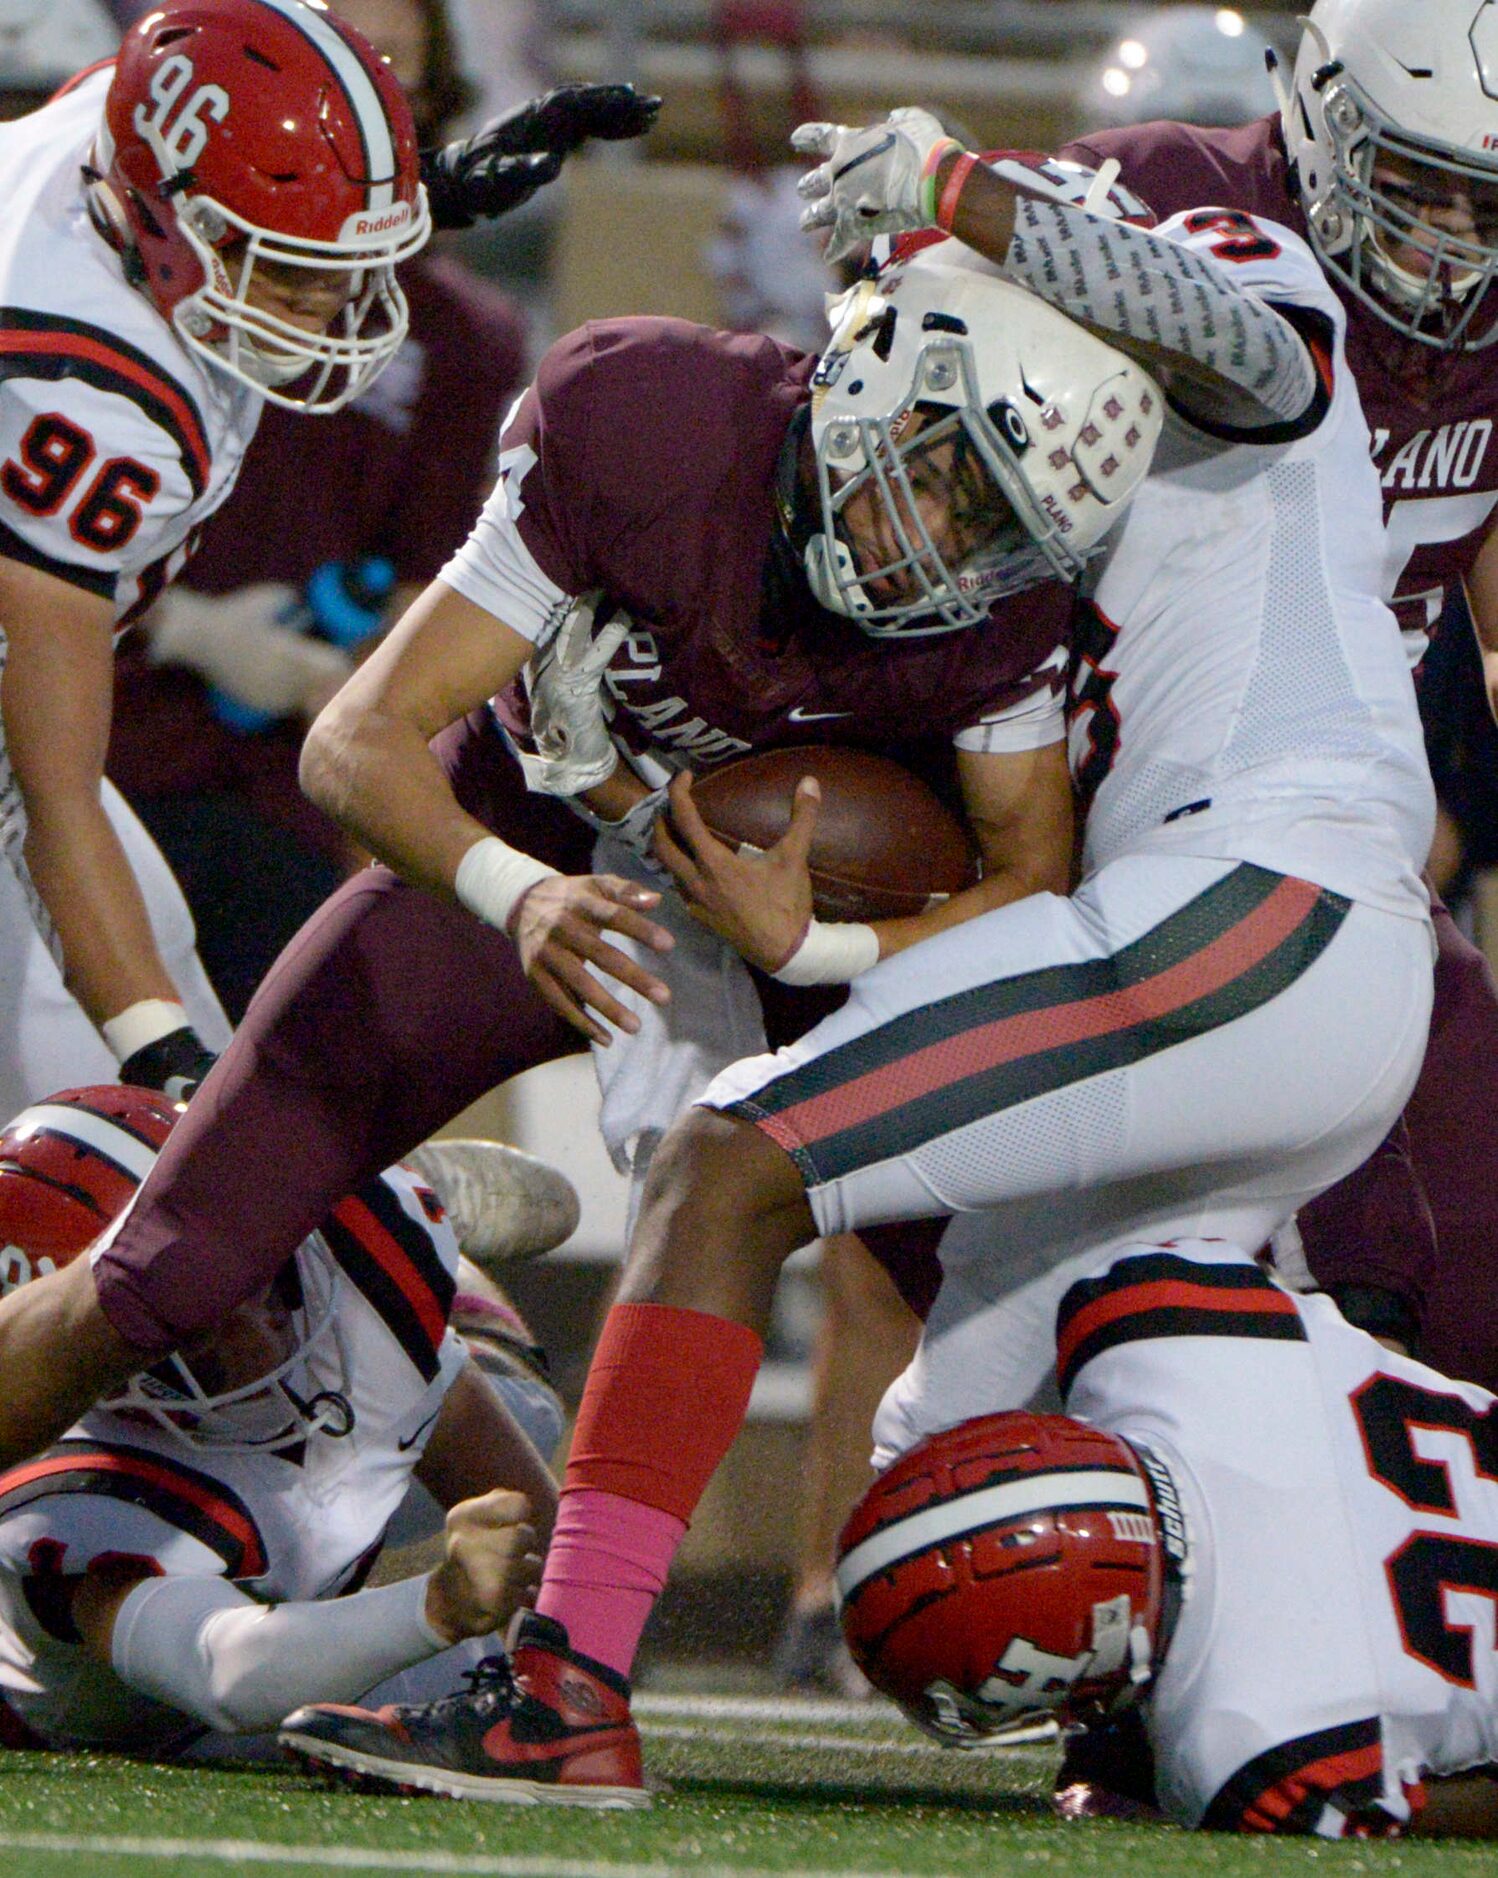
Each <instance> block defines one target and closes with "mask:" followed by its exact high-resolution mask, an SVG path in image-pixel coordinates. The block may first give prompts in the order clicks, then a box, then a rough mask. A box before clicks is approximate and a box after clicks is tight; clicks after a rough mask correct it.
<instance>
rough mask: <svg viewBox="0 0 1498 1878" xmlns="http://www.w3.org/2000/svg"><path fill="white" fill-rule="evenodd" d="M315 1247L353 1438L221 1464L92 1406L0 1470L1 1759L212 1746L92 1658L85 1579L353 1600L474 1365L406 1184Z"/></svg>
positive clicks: (381, 1185)
mask: <svg viewBox="0 0 1498 1878" xmlns="http://www.w3.org/2000/svg"><path fill="white" fill-rule="evenodd" d="M314 1239H315V1240H316V1241H317V1242H318V1244H319V1245H320V1247H321V1248H322V1249H324V1250H326V1252H327V1253H328V1254H330V1255H331V1258H332V1261H333V1263H334V1265H335V1266H336V1268H337V1270H338V1273H339V1279H340V1283H339V1290H338V1294H337V1299H336V1305H335V1311H336V1316H335V1329H334V1334H333V1336H332V1338H329V1339H324V1340H322V1342H320V1343H319V1344H318V1345H317V1346H315V1347H314V1348H313V1349H312V1350H311V1351H310V1352H309V1359H308V1360H309V1368H310V1372H311V1380H312V1382H313V1383H314V1385H315V1386H316V1387H318V1388H325V1389H328V1390H336V1391H337V1392H338V1393H339V1394H340V1395H341V1396H342V1397H343V1398H344V1399H345V1400H346V1402H347V1405H348V1409H349V1411H350V1415H349V1417H348V1418H347V1419H348V1420H349V1423H350V1425H349V1427H348V1432H347V1433H344V1434H341V1435H340V1434H335V1433H330V1432H318V1433H314V1434H312V1435H310V1436H309V1438H308V1439H307V1441H306V1442H305V1444H304V1445H303V1446H302V1447H301V1448H299V1449H290V1450H285V1451H283V1452H281V1453H268V1452H258V1453H257V1452H253V1451H244V1450H234V1451H226V1450H222V1449H219V1450H214V1451H208V1450H206V1449H204V1448H201V1447H195V1446H193V1445H191V1444H190V1443H189V1442H188V1441H187V1440H186V1439H185V1438H183V1439H179V1438H177V1437H175V1436H174V1435H172V1434H169V1433H167V1432H166V1431H165V1430H163V1429H161V1428H160V1427H158V1426H157V1425H156V1424H155V1423H154V1422H152V1421H150V1420H148V1419H145V1418H140V1417H137V1416H136V1415H134V1414H129V1413H112V1412H108V1411H105V1410H95V1411H93V1412H92V1413H91V1414H89V1415H87V1416H85V1417H84V1419H83V1420H82V1421H80V1422H79V1423H78V1424H77V1425H76V1426H75V1427H74V1428H72V1429H70V1430H69V1432H68V1434H67V1435H66V1436H65V1437H64V1439H63V1440H62V1441H61V1442H59V1443H58V1444H57V1446H56V1447H54V1448H51V1449H49V1450H48V1452H47V1453H46V1454H44V1455H42V1456H41V1457H40V1458H39V1459H37V1460H35V1461H30V1462H27V1463H25V1464H23V1465H22V1466H20V1467H15V1468H11V1469H10V1470H8V1471H7V1472H5V1473H3V1474H0V1745H17V1744H18V1743H19V1742H24V1741H25V1740H26V1739H27V1738H28V1736H29V1737H34V1738H35V1739H37V1740H40V1741H41V1742H43V1743H46V1744H48V1745H51V1746H57V1747H99V1748H106V1747H107V1748H130V1749H140V1748H149V1747H153V1746H154V1747H157V1748H166V1747H169V1746H171V1745H174V1744H175V1743H177V1742H179V1741H182V1740H184V1739H186V1738H188V1737H190V1736H192V1735H195V1734H197V1733H200V1732H201V1729H200V1728H199V1727H198V1725H197V1724H195V1723H192V1722H189V1721H188V1719H187V1718H186V1717H185V1716H183V1715H182V1714H181V1713H179V1712H178V1711H177V1710H175V1709H171V1708H167V1707H165V1706H164V1705H162V1704H160V1703H158V1702H155V1701H152V1700H150V1699H149V1698H147V1697H145V1696H143V1695H141V1694H139V1693H137V1692H136V1691H135V1690H134V1689H132V1688H130V1687H129V1685H128V1684H126V1683H125V1682H124V1681H123V1680H122V1679H121V1678H120V1677H119V1676H118V1675H117V1674H116V1673H115V1671H114V1670H113V1669H112V1668H110V1667H109V1666H107V1665H105V1664H101V1663H99V1662H98V1661H97V1660H96V1659H94V1658H93V1657H92V1656H90V1655H89V1654H88V1652H87V1651H86V1650H85V1649H84V1648H83V1647H82V1646H81V1644H80V1642H79V1640H78V1637H77V1633H76V1631H75V1630H74V1629H73V1627H72V1623H71V1620H70V1617H69V1615H68V1611H69V1600H68V1597H67V1595H66V1591H67V1585H66V1581H67V1580H68V1579H70V1578H73V1577H74V1576H75V1574H77V1573H79V1572H82V1571H84V1570H85V1569H86V1568H87V1567H89V1566H90V1565H93V1566H95V1567H98V1566H100V1565H101V1564H106V1563H108V1562H111V1561H113V1562H116V1563H119V1564H122V1565H125V1566H130V1565H134V1566H136V1567H137V1568H139V1567H140V1566H144V1567H145V1569H146V1570H148V1571H150V1572H153V1573H155V1572H161V1573H168V1574H172V1575H192V1576H199V1577H201V1576H219V1577H226V1578H229V1579H232V1580H233V1581H234V1582H235V1583H236V1584H238V1585H239V1586H240V1587H241V1588H242V1589H243V1590H245V1591H246V1592H248V1593H250V1594H251V1595H253V1596H255V1597H257V1598H262V1599H264V1600H266V1601H267V1602H281V1601H283V1600H287V1599H315V1598H331V1597H337V1596H339V1595H340V1594H341V1593H344V1592H347V1591H352V1590H357V1589H358V1586H359V1583H360V1582H361V1580H362V1578H363V1576H364V1574H365V1572H367V1570H368V1568H369V1567H370V1566H371V1565H372V1564H373V1562H374V1559H375V1557H376V1555H377V1554H378V1552H379V1549H380V1544H381V1541H382V1538H383V1535H384V1532H385V1528H386V1526H387V1525H388V1523H389V1521H390V1519H391V1517H392V1516H393V1514H394V1513H395V1511H396V1509H397V1507H398V1506H399V1505H400V1503H401V1501H402V1499H403V1498H404V1497H405V1493H406V1489H407V1487H408V1486H409V1484H410V1480H411V1475H412V1471H413V1469H414V1468H415V1466H416V1464H417V1463H418V1462H419V1461H420V1459H421V1456H422V1452H423V1449H424V1448H425V1446H426V1442H427V1439H428V1437H429V1436H430V1434H431V1431H432V1428H433V1425H434V1424H435V1422H436V1419H437V1416H438V1413H439V1412H440V1410H441V1407H442V1403H443V1401H444V1399H445V1397H446V1395H447V1391H448V1390H449V1388H450V1387H451V1386H452V1383H453V1381H454V1379H455V1378H456V1376H457V1374H458V1372H459V1370H460V1369H461V1367H462V1365H463V1363H464V1362H465V1361H466V1355H465V1352H464V1348H463V1345H462V1344H461V1343H460V1342H459V1340H458V1338H457V1337H456V1336H455V1335H454V1334H453V1333H452V1331H451V1330H450V1329H448V1327H447V1317H448V1310H449V1307H450V1305H451V1302H452V1297H453V1291H454V1283H455V1274H456V1271H457V1260H458V1247H457V1241H456V1240H455V1239H454V1237H453V1234H452V1229H451V1228H450V1227H449V1226H448V1224H447V1223H446V1220H445V1219H444V1218H443V1217H442V1215H441V1210H440V1208H439V1207H438V1206H437V1203H436V1201H435V1199H434V1197H433V1195H432V1193H431V1191H430V1189H429V1188H427V1187H426V1186H425V1185H424V1184H423V1183H422V1182H421V1181H419V1180H418V1179H417V1178H416V1177H415V1176H414V1175H413V1174H410V1173H408V1172H407V1171H406V1170H405V1169H402V1168H394V1169H391V1170H390V1171H389V1172H387V1173H386V1174H385V1175H383V1176H382V1177H381V1179H380V1180H379V1181H377V1182H372V1183H371V1184H370V1185H369V1186H368V1187H366V1188H364V1189H361V1191H360V1193H359V1194H358V1195H356V1196H353V1197H352V1198H350V1199H348V1200H346V1201H344V1202H343V1203H342V1205H340V1206H339V1207H338V1208H337V1210H336V1211H335V1213H334V1214H333V1215H332V1217H331V1218H330V1220H329V1221H328V1223H327V1225H326V1226H325V1227H324V1229H323V1230H322V1231H321V1232H320V1233H318V1234H316V1235H314ZM17 1724H19V1727H18V1726H17ZM7 1731H9V1735H10V1739H9V1741H7Z"/></svg>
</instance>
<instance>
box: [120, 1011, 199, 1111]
mask: <svg viewBox="0 0 1498 1878" xmlns="http://www.w3.org/2000/svg"><path fill="white" fill-rule="evenodd" d="M217 1061H218V1058H217V1057H216V1056H215V1055H214V1054H213V1052H212V1051H211V1050H210V1049H209V1048H208V1046H207V1045H206V1044H205V1043H204V1042H203V1039H202V1038H201V1037H200V1036H199V1035H198V1033H197V1032H196V1031H195V1030H194V1029H193V1028H192V1026H191V1025H190V1024H184V1025H183V1026H182V1028H181V1029H180V1030H171V1031H168V1032H167V1034H166V1035H165V1036H164V1037H158V1038H157V1039H156V1041H155V1042H154V1043H148V1044H146V1045H145V1046H144V1047H143V1048H141V1049H139V1050H137V1051H136V1052H135V1054H134V1055H133V1056H127V1057H126V1058H125V1060H124V1062H123V1063H121V1065H120V1081H121V1082H125V1083H130V1084H131V1085H132V1086H133V1087H135V1088H137V1089H159V1090H161V1092H162V1094H163V1095H168V1096H170V1097H171V1098H172V1100H173V1101H174V1102H185V1101H186V1100H187V1098H188V1097H189V1096H190V1095H191V1094H192V1092H193V1091H194V1090H195V1089H196V1088H197V1086H198V1084H199V1083H200V1082H202V1080H203V1078H204V1077H205V1076H206V1075H207V1074H208V1072H209V1070H211V1069H212V1068H213V1066H214V1064H215V1063H216V1062H217Z"/></svg>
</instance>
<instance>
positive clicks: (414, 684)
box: [301, 580, 671, 1043]
mask: <svg viewBox="0 0 1498 1878" xmlns="http://www.w3.org/2000/svg"><path fill="white" fill-rule="evenodd" d="M534 650H535V648H534V646H533V644H532V642H531V641H530V640H529V639H527V638H525V637H524V636H523V635H522V634H521V633H518V632H516V631H515V630H514V629H513V628H511V627H510V626H507V625H506V624H505V623H504V621H503V620H501V619H499V618H497V617H496V616H495V615H494V614H493V613H491V612H489V611H488V610H487V609H486V608H484V607H482V606H480V605H478V604H477V602H475V601H473V600H471V599H469V598H467V597H466V596H465V595H463V594H461V593H459V592H457V591H456V589H454V588H452V587H450V586H448V585H447V584H446V583H445V582H444V581H441V580H436V581H433V582H432V584H431V586H429V587H428V588H427V589H426V590H425V592H424V593H423V594H422V595H421V597H420V598H419V599H418V600H417V601H416V603H415V605H414V606H412V607H411V608H410V609H409V611H408V612H407V613H406V614H405V616H404V618H402V619H401V620H400V621H399V623H398V624H397V625H396V626H395V627H394V628H393V629H392V630H391V632H390V633H388V634H387V635H386V637H385V638H384V639H383V640H382V641H381V642H380V644H379V645H378V646H377V647H376V648H375V650H374V652H373V653H371V655H370V657H369V658H368V659H366V660H365V662H364V663H363V664H362V665H361V666H359V667H358V669H357V670H356V671H355V672H354V673H353V674H352V676H351V677H350V678H349V680H348V682H347V683H346V684H345V685H344V686H343V687H342V688H341V689H340V690H339V692H338V693H337V694H336V696H335V697H334V698H333V699H332V700H331V702H330V703H329V704H327V705H326V706H325V707H324V709H323V710H322V712H321V713H320V714H319V715H318V717H317V719H316V721H315V722H314V723H313V725H312V728H311V730H310V731H309V732H308V735H307V740H306V743H305V744H304V745H303V748H302V764H301V780H302V787H303V788H304V789H305V791H306V792H307V794H308V796H310V797H311V799H312V800H313V801H314V802H315V803H316V804H317V805H318V807H320V808H321V809H323V810H325V811H326V813H327V814H329V815H331V816H332V817H333V819H334V820H335V821H337V822H339V823H340V824H341V825H342V826H343V827H344V828H345V829H346V830H347V832H348V833H349V834H350V835H352V836H353V838H354V839H355V840H356V841H358V842H359V843H360V844H361V845H362V846H363V847H365V848H366V849H368V850H369V852H370V853H372V854H373V855H375V856H376V857H377V858H378V859H380V860H382V861H384V862H386V863H387V865H388V866H390V867H392V868H393V869H394V870H395V871H396V872H397V873H398V874H400V875H402V876H403V877H404V878H405V879H407V880H409V881H412V882H413V883H415V884H416V885H417V886H421V887H425V888H428V889H430V890H432V891H434V892H437V893H441V894H446V895H448V896H449V897H452V898H455V899H457V900H458V901H459V902H461V904H462V905H464V906H466V907H467V908H468V910H469V911H470V912H472V913H475V914H476V915H477V916H478V917H479V918H480V919H483V920H486V921H488V922H489V923H490V924H491V925H494V926H498V927H499V928H501V930H504V931H507V932H509V933H510V934H511V936H512V937H513V938H514V939H515V941H516V944H517V946H518V947H519V949H520V954H521V958H522V960H523V961H524V963H525V967H526V973H527V976H528V977H529V979H530V981H531V983H532V984H533V985H534V986H535V988H536V990H537V991H538V992H539V993H540V994H541V996H542V997H543V998H545V999H546V1001H547V1003H548V1004H550V1005H551V1006H552V1008H553V1009H554V1010H556V1011H558V1012H559V1013H560V1014H561V1015H562V1016H563V1017H565V1018H566V1019H567V1020H568V1022H569V1023H571V1024H573V1025H574V1026H575V1027H576V1028H577V1029H579V1030H581V1031H582V1032H583V1034H584V1035H585V1036H588V1037H592V1038H596V1039H597V1040H598V1041H599V1042H604V1043H606V1042H607V1041H608V1033H607V1031H606V1030H604V1028H603V1027H602V1025H601V1024H599V1023H598V1022H596V1021H595V1019H594V1018H592V1017H591V1016H590V1015H589V1009H588V1007H592V1008H593V1009H596V1010H597V1011H598V1012H599V1013H600V1014H601V1015H602V1016H603V1017H604V1018H606V1019H607V1020H608V1021H609V1022H610V1023H612V1024H615V1025H617V1026H618V1027H619V1028H621V1029H623V1030H629V1031H632V1030H637V1029H638V1028H639V1019H638V1018H637V1017H636V1016H635V1015H634V1013H633V1012H631V1011H629V1010H627V1009H626V1008H625V1007H624V1006H623V1005H622V1004H620V1003H619V1002H618V1000H617V999H616V998H614V997H613V995H612V994H611V993H610V992H609V991H608V990H607V988H606V986H605V985H604V984H603V983H602V982H601V980H600V979H599V978H598V977H596V976H594V974H593V972H592V971H590V970H589V969H588V968H589V966H590V965H591V966H593V967H596V968H597V970H598V971H599V972H602V973H604V974H606V975H607V976H608V977H610V978H614V979H618V980H620V981H621V982H623V983H624V984H627V985H629V986H631V987H632V988H633V989H634V990H636V991H638V992H639V993H640V994H641V995H642V996H644V997H648V998H652V999H655V1000H656V1001H658V1002H664V1001H665V998H666V997H667V995H668V994H667V992H666V988H665V986H664V985H663V984H662V983H661V981H660V980H659V979H658V978H656V977H655V976H654V975H653V974H652V973H650V972H647V971H645V970H643V969H642V968H641V967H640V966H638V965H637V964H635V962H634V961H633V960H632V959H630V958H629V957H628V956H627V955H626V954H625V953H623V952H621V951H620V950H619V949H618V947H617V946H612V945H610V944H608V943H607V941H606V940H605V939H604V937H603V933H604V931H605V929H606V928H608V927H612V928H613V929H614V930H616V931H618V932H622V933H626V934H628V935H629V936H631V937H632V938H636V939H639V940H641V941H642V942H644V943H645V944H646V945H649V946H653V947H655V948H656V949H657V950H660V951H666V950H668V949H669V947H670V943H671V940H670V935H669V934H668V933H666V932H665V931H664V930H663V929H662V928H660V927H658V926H656V925H655V924H654V922H653V921H651V920H649V919H647V918H646V917H645V909H647V908H649V907H652V906H654V905H655V904H656V903H657V901H658V900H659V897H660V896H659V895H658V894H655V893H652V892H650V891H649V890H647V889H645V888H643V887H640V886H637V885H636V884H635V883H634V882H632V881H626V880H622V879H619V878H616V877H613V876H596V877H595V876H582V877H579V878H568V877H564V876H562V875H559V874H558V873H557V872H556V870H555V869H554V868H551V867H548V866H546V865H545V864H544V863H543V862H541V861H538V860H536V859H534V858H533V857H532V856H530V855H524V854H520V853H518V852H517V851H516V850H515V849H514V848H511V847H509V846H508V845H507V844H506V843H504V842H503V841H501V840H500V839H499V837H498V836H497V835H493V834H491V833H490V832H489V830H488V829H487V828H485V827H484V825H483V824H482V823H481V822H479V821H476V820H475V819H474V818H473V816H471V815H469V814H468V813H467V811H466V810H465V809H464V808H463V807H462V805H461V804H460V803H459V802H458V800H457V798H456V797H455V796H454V794H453V792H452V790H451V788H450V787H449V786H448V782H447V778H446V776H445V775H444V774H443V771H442V768H441V766H440V764H439V763H438V762H437V759H436V757H435V756H433V754H432V752H431V750H430V748H429V747H428V746H429V744H430V740H431V739H432V738H433V737H434V736H435V735H436V734H437V732H438V731H439V730H443V729H445V728H446V727H447V726H448V725H449V724H451V723H454V722H456V721H457V720H458V719H459V718H461V717H463V716H464V715H465V714H466V713H467V712H469V711H471V710H473V709H475V708H476V707H478V706H479V705H482V704H484V703H485V702H487V700H488V699H490V698H491V697H493V696H494V694H495V693H496V692H498V691H501V690H503V689H504V687H505V686H506V685H508V684H509V683H510V682H511V680H512V679H514V678H515V677H516V676H517V675H518V673H519V672H520V670H521V668H522V666H523V665H524V664H525V662H526V660H527V659H528V658H529V657H530V656H531V654H532V653H533V651H534Z"/></svg>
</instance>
